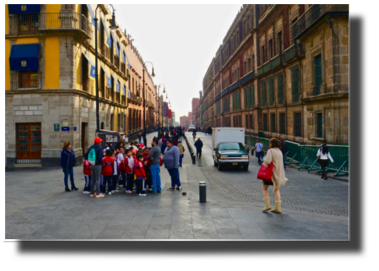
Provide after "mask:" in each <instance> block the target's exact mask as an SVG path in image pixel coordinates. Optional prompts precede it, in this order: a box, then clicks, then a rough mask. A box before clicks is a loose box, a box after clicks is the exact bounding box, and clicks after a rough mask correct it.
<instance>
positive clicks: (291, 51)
mask: <svg viewBox="0 0 379 271" xmlns="http://www.w3.org/2000/svg"><path fill="white" fill-rule="evenodd" d="M295 56H296V47H295V45H292V47H290V48H289V49H287V51H285V52H284V58H285V61H286V62H287V61H289V60H291V59H292V58H294V57H295Z"/></svg>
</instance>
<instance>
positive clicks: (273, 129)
mask: <svg viewBox="0 0 379 271" xmlns="http://www.w3.org/2000/svg"><path fill="white" fill-rule="evenodd" d="M271 132H272V133H276V116H275V114H271Z"/></svg>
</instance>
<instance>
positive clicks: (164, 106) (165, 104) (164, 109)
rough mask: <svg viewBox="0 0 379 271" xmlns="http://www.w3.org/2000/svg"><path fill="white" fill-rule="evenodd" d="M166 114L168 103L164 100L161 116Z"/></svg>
mask: <svg viewBox="0 0 379 271" xmlns="http://www.w3.org/2000/svg"><path fill="white" fill-rule="evenodd" d="M167 116H168V104H167V103H166V102H163V117H167Z"/></svg>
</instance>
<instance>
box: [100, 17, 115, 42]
mask: <svg viewBox="0 0 379 271" xmlns="http://www.w3.org/2000/svg"><path fill="white" fill-rule="evenodd" d="M101 21H102V22H103V26H104V29H105V33H106V34H107V44H108V46H109V47H111V46H112V41H111V37H110V36H109V31H108V27H107V25H106V24H105V22H104V19H103V18H101Z"/></svg>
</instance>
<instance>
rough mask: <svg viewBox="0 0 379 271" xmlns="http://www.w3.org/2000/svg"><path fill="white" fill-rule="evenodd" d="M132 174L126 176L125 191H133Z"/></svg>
mask: <svg viewBox="0 0 379 271" xmlns="http://www.w3.org/2000/svg"><path fill="white" fill-rule="evenodd" d="M133 182H134V174H126V188H125V189H126V191H128V190H129V191H132V190H133Z"/></svg>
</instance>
